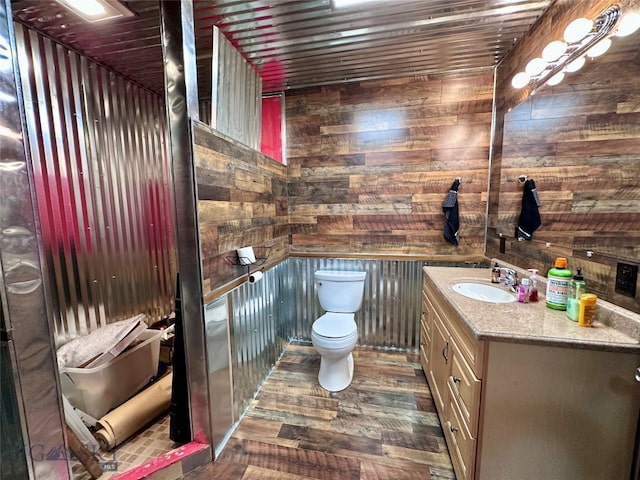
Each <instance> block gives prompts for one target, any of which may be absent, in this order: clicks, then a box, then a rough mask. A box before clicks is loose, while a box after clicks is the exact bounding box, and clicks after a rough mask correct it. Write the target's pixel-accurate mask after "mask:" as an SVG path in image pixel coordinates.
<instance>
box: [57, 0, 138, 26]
mask: <svg viewBox="0 0 640 480" xmlns="http://www.w3.org/2000/svg"><path fill="white" fill-rule="evenodd" d="M56 1H57V2H58V3H59V4H60V5H62V6H63V7H66V8H68V9H69V10H71V11H72V12H73V13H75V14H76V15H78V16H80V17H81V18H82V19H83V20H85V21H87V22H89V23H95V22H102V21H104V20H110V19H112V18H118V17H132V16H133V12H132V11H131V10H129V9H128V8H127V7H125V6H124V5H122V4H121V3H120V2H119V1H118V0H56Z"/></svg>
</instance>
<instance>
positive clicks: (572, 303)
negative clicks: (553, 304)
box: [567, 268, 587, 322]
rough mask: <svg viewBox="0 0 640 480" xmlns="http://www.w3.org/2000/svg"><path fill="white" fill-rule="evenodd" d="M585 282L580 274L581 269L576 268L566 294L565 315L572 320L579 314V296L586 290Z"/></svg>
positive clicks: (575, 320) (576, 319)
mask: <svg viewBox="0 0 640 480" xmlns="http://www.w3.org/2000/svg"><path fill="white" fill-rule="evenodd" d="M586 288H587V284H586V283H585V281H584V277H583V276H582V271H581V269H580V268H578V271H577V273H576V274H575V275H574V276H573V278H572V279H571V282H569V294H568V296H567V317H569V318H570V319H571V320H573V321H574V322H577V321H578V317H579V316H580V296H581V295H582V294H583V293H587V292H586Z"/></svg>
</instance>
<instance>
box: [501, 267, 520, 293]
mask: <svg viewBox="0 0 640 480" xmlns="http://www.w3.org/2000/svg"><path fill="white" fill-rule="evenodd" d="M504 285H505V287H512V289H515V287H517V286H518V272H516V271H515V270H513V269H511V268H505V277H504Z"/></svg>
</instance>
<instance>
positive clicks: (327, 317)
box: [313, 312, 358, 338]
mask: <svg viewBox="0 0 640 480" xmlns="http://www.w3.org/2000/svg"><path fill="white" fill-rule="evenodd" d="M357 330H358V326H357V325H356V322H355V321H354V320H353V313H334V312H328V313H325V314H324V315H322V316H321V317H320V318H319V319H317V320H316V321H315V322H313V331H314V332H315V333H316V335H320V336H322V337H329V338H341V337H346V336H348V335H351V334H352V333H353V332H356V331H357Z"/></svg>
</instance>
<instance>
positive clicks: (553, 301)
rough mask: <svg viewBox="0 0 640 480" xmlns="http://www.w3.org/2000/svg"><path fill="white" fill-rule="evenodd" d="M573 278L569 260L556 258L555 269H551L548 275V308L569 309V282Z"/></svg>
mask: <svg viewBox="0 0 640 480" xmlns="http://www.w3.org/2000/svg"><path fill="white" fill-rule="evenodd" d="M572 276H573V274H572V273H571V270H569V269H568V268H567V259H566V258H563V257H558V258H556V262H555V267H554V268H551V269H549V273H548V274H547V295H546V301H547V307H549V308H553V309H554V310H566V309H567V297H568V296H569V282H570V281H571V277H572Z"/></svg>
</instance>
